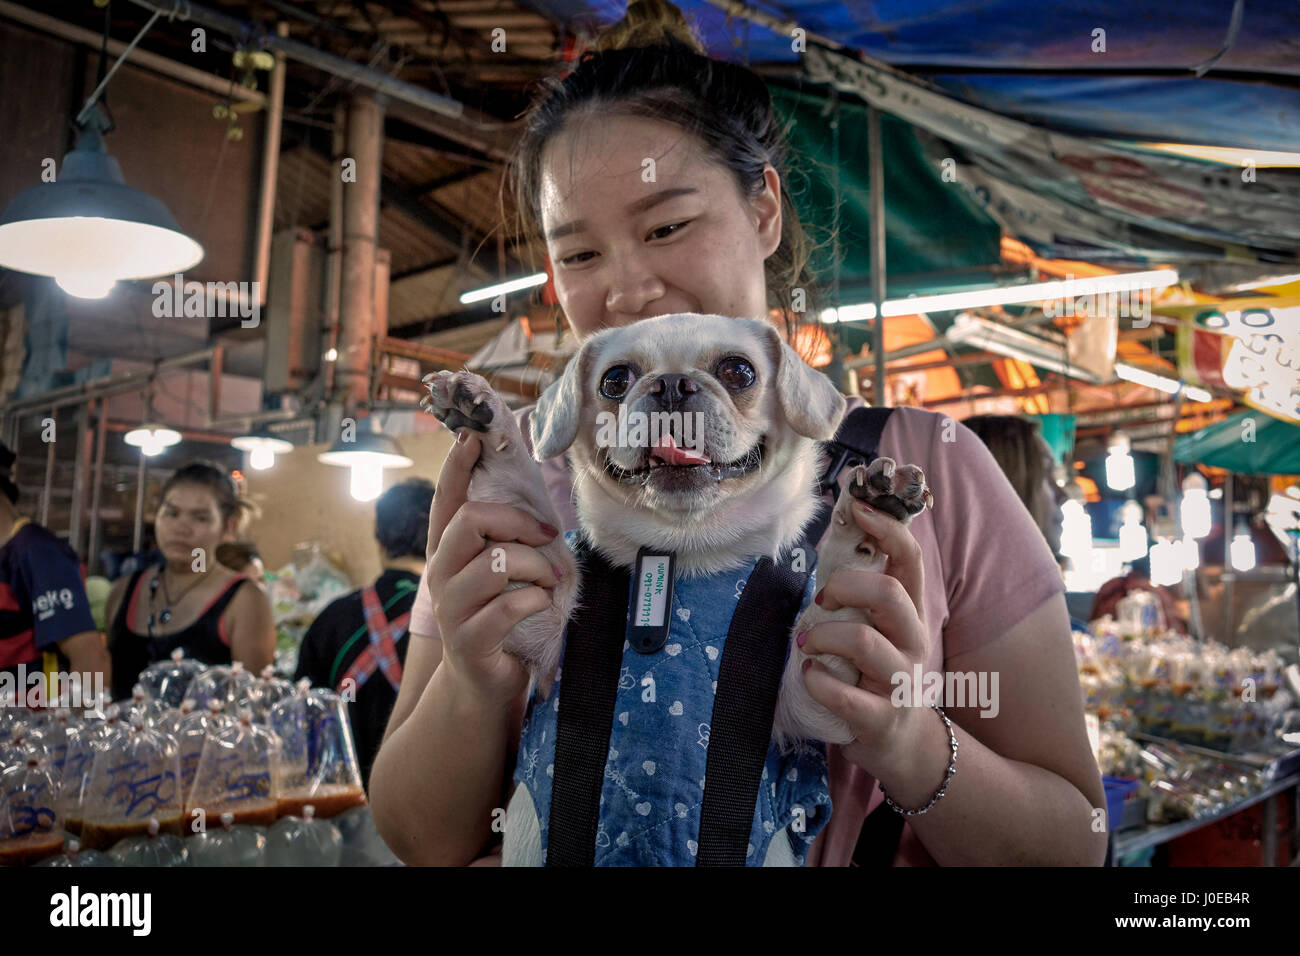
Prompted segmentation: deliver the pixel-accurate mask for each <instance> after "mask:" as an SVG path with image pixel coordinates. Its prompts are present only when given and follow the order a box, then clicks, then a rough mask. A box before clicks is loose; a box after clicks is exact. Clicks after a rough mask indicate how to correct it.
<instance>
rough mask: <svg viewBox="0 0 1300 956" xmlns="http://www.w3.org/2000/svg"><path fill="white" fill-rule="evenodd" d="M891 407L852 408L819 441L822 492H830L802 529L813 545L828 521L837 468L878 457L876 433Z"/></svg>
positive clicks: (835, 495)
mask: <svg viewBox="0 0 1300 956" xmlns="http://www.w3.org/2000/svg"><path fill="white" fill-rule="evenodd" d="M891 412H893V409H892V408H855V409H854V410H853V411H851V412H849V413H848V415H846V416H845V417H844V421H842V422H840V430H839V431H838V432H836V433H835V437H834V438H833V439H831V440H830V441H828V442H825V443H824V444H823V445H822V450H823V451H824V452H825V453H826V455H827V457H828V459H829V460H828V461H827V465H826V471H825V472H824V473H823V474H822V479H821V486H822V488H821V490H822V494H825V493H826V492H828V491H829V492H830V495H831V504H830V505H828V506H823V507H822V508H820V509H819V510H818V511H817V514H816V515H815V516H814V517H813V520H812V523H811V524H809V526H808V527H807V529H805V531H804V535H805V537H807V538H808V540H809V541H811V542H812V543H813V544H814V545H817V544H820V543H821V540H822V536H823V535H824V534H825V533H826V526H827V525H828V524H830V521H831V511H832V510H833V509H834V507H835V504H834V502H835V501H837V500H838V499H839V496H840V486H839V485H838V484H837V482H838V480H839V477H840V472H841V471H843V470H844V469H845V468H853V467H855V466H856V465H869V464H871V463H872V462H873V461H875V459H876V458H877V457H878V455H877V451H878V449H879V448H880V436H881V435H883V434H884V433H885V423H886V422H888V421H889V415H890V413H891Z"/></svg>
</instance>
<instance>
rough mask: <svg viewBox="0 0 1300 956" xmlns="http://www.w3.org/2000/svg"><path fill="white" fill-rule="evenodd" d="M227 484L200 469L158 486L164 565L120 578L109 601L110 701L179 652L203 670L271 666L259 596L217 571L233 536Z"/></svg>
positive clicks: (266, 616)
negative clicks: (236, 664) (222, 546)
mask: <svg viewBox="0 0 1300 956" xmlns="http://www.w3.org/2000/svg"><path fill="white" fill-rule="evenodd" d="M246 507H247V506H246V505H244V504H243V503H241V500H240V498H239V495H238V493H237V491H236V489H235V486H234V482H232V481H231V480H230V478H229V477H228V476H227V475H226V474H225V473H224V472H223V471H220V470H219V469H217V468H215V467H213V466H211V465H208V464H203V463H196V464H192V465H187V466H185V467H184V468H181V469H180V470H179V471H177V472H176V473H175V474H174V475H173V476H172V477H171V478H170V479H168V481H167V483H166V484H165V485H164V486H163V493H162V504H161V505H160V506H159V509H158V516H157V520H156V523H155V535H156V537H157V540H158V547H159V549H160V550H161V551H162V552H163V555H164V557H165V559H166V560H165V563H164V564H162V565H160V566H155V567H150V568H145V569H144V570H142V571H137V572H136V573H135V574H133V575H131V577H130V579H129V580H119V582H118V584H117V585H116V586H115V587H114V590H113V594H112V595H111V596H110V598H109V603H108V608H107V611H108V613H109V614H110V615H111V617H110V618H109V620H110V622H111V623H110V626H109V634H108V650H109V653H110V654H111V655H112V659H113V670H112V679H113V696H114V698H115V699H121V698H123V697H127V696H129V695H130V693H131V688H132V687H133V686H134V684H135V682H136V680H137V679H138V677H139V674H140V672H141V671H142V670H144V669H145V668H146V667H148V666H149V664H151V663H153V662H154V661H157V660H163V659H165V658H167V657H168V656H170V654H171V652H172V651H173V650H175V649H177V648H180V649H181V650H182V651H184V652H185V655H186V656H187V657H193V658H195V659H197V660H200V661H203V662H204V663H206V664H229V663H231V662H232V661H234V660H238V661H241V662H242V663H243V664H244V665H245V666H246V667H247V668H248V669H249V670H251V671H253V672H254V673H256V672H257V671H259V670H261V669H262V667H264V666H265V665H267V664H269V663H271V661H272V659H273V657H274V652H275V627H274V624H273V623H272V619H271V607H270V602H269V600H268V599H267V597H266V594H265V593H263V592H262V590H261V589H260V588H257V587H255V586H251V587H244V586H243V585H245V584H250V583H251V582H250V581H249V579H248V578H246V577H243V576H242V575H236V574H234V573H233V572H231V571H229V570H227V569H225V568H223V567H222V566H221V565H220V564H219V563H218V562H217V559H216V550H217V545H218V544H219V543H220V542H221V540H222V539H223V538H225V537H230V536H232V535H233V534H234V533H236V532H237V531H238V528H239V525H240V523H241V518H242V511H243V509H244V508H246Z"/></svg>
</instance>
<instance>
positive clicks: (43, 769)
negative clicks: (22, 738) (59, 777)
mask: <svg viewBox="0 0 1300 956" xmlns="http://www.w3.org/2000/svg"><path fill="white" fill-rule="evenodd" d="M63 837H64V833H63V826H62V820H61V818H60V816H59V810H58V787H57V786H56V784H55V783H54V778H53V777H51V776H50V773H49V770H48V768H47V766H46V762H45V760H44V759H42V758H41V757H37V756H34V755H31V756H28V757H26V758H25V759H24V760H23V762H22V763H21V764H16V765H14V766H11V767H9V768H8V769H7V770H5V771H4V772H2V773H0V866H19V865H22V864H25V863H34V862H36V861H38V860H41V859H44V858H45V857H47V856H53V855H54V854H56V853H60V852H62V850H63Z"/></svg>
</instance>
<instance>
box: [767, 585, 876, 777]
mask: <svg viewBox="0 0 1300 956" xmlns="http://www.w3.org/2000/svg"><path fill="white" fill-rule="evenodd" d="M841 610H842V611H849V610H850V609H848V608H845V609H841ZM814 611H817V612H818V613H814ZM847 616H849V615H846V614H842V613H840V612H830V613H827V612H823V611H820V609H816V608H809V609H808V611H806V612H805V613H804V615H803V616H802V617H801V618H800V619H799V621H798V622H797V623H796V624H795V626H794V631H793V634H792V636H791V640H790V653H789V655H788V656H787V657H786V661H785V673H784V674H782V675H781V689H780V692H779V694H778V696H777V699H776V715H775V717H774V718H773V720H772V740H773V742H775V743H776V745H777V746H778V747H779V748H780V750H781V751H782V752H783V753H789V752H790V751H791V750H793V749H795V748H796V747H797V746H799V744H800V743H802V742H803V741H809V740H821V741H824V742H826V743H828V744H848V743H852V742H853V731H852V729H851V728H850V727H849V725H848V722H847V721H845V720H844V719H843V718H841V717H838V716H836V715H835V714H834V713H832V712H831V711H830V710H829V709H827V708H826V707H825V706H823V705H822V704H819V703H818V702H817V701H815V700H813V697H812V695H811V694H810V693H808V685H807V684H805V683H804V676H805V675H804V670H803V662H804V661H806V660H807V659H808V658H809V657H812V658H813V659H814V660H816V661H817V662H818V663H819V664H821V665H822V666H823V667H825V668H826V669H827V670H828V671H829V672H830V673H831V674H832V675H833V676H834V677H836V678H838V679H839V680H842V681H844V682H845V683H846V684H851V685H856V684H857V683H858V680H859V679H860V678H861V676H862V675H861V673H859V671H858V669H857V668H856V667H854V666H853V663H852V662H851V661H848V660H846V659H845V658H843V657H837V656H836V655H834V654H817V655H812V654H805V653H804V651H803V648H801V647H800V646H799V645H798V644H796V643H795V642H794V635H797V634H799V633H801V632H803V631H806V630H809V629H811V628H812V627H813V626H814V625H816V624H820V623H823V622H824V621H827V620H837V619H841V618H844V617H847Z"/></svg>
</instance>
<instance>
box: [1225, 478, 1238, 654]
mask: <svg viewBox="0 0 1300 956" xmlns="http://www.w3.org/2000/svg"><path fill="white" fill-rule="evenodd" d="M1232 477H1233V475H1232V472H1228V477H1227V478H1225V479H1224V482H1223V643H1224V644H1227V645H1228V646H1229V647H1231V646H1232V642H1231V638H1232V599H1233V593H1232V592H1233V588H1234V585H1235V583H1236V580H1235V579H1236V577H1237V575H1236V573H1235V572H1234V571H1233V570H1232V560H1231V558H1230V555H1231V554H1232V519H1233V515H1232V506H1233V502H1232V491H1233V488H1232Z"/></svg>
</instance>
